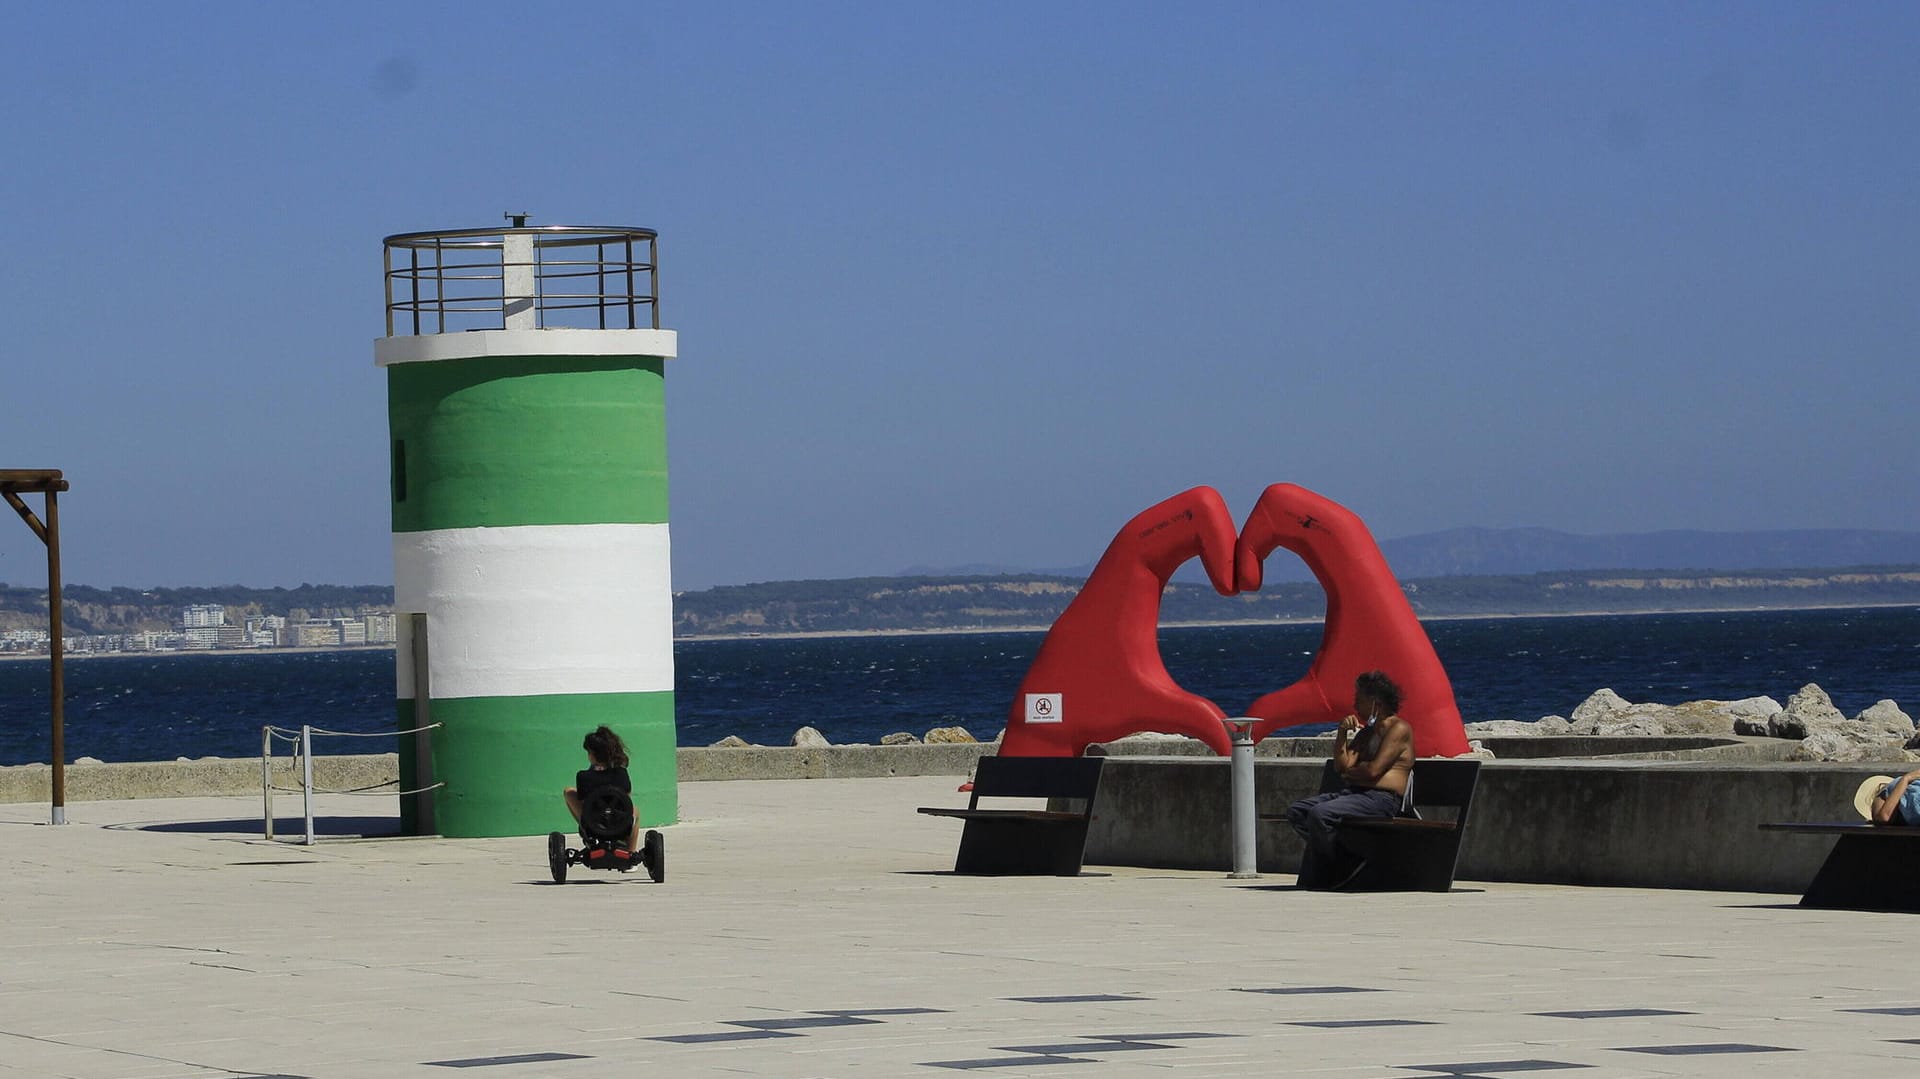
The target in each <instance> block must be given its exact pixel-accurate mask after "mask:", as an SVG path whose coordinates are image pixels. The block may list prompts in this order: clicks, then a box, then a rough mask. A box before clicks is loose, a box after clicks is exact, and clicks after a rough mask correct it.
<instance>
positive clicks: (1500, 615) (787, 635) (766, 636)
mask: <svg viewBox="0 0 1920 1079" xmlns="http://www.w3.org/2000/svg"><path fill="white" fill-rule="evenodd" d="M1900 607H1920V600H1899V601H1887V602H1878V603H1804V604H1794V605H1787V604H1762V605H1754V606H1747V607H1644V608H1633V609H1607V610H1591V611H1496V612H1469V613H1454V614H1423V615H1420V621H1422V622H1467V621H1497V620H1501V619H1519V618H1640V617H1645V616H1648V615H1662V614H1754V613H1758V612H1760V611H1845V610H1885V609H1892V608H1900ZM1322 621H1323V619H1321V618H1236V619H1203V620H1199V621H1181V622H1162V623H1160V628H1161V629H1208V628H1214V627H1231V626H1298V625H1315V624H1318V623H1320V622H1322ZM1051 628H1052V625H1051V623H1048V624H1040V625H1009V626H926V627H913V628H897V629H820V630H766V631H754V632H744V633H692V634H683V635H678V636H675V637H674V638H673V639H674V641H675V642H680V641H698V642H703V643H704V642H709V641H801V640H819V639H823V638H835V637H946V636H961V635H973V634H985V633H1045V632H1046V631H1047V630H1049V629H1051ZM391 651H393V645H391V644H368V645H323V646H319V647H313V648H206V649H185V650H172V651H157V652H68V653H67V655H66V658H67V660H68V661H70V662H71V661H78V660H88V659H165V658H170V657H175V656H179V657H204V656H273V655H313V654H327V653H335V652H391ZM46 658H47V656H46V654H45V653H41V654H39V655H26V654H23V653H13V652H8V653H0V663H8V662H20V661H30V660H45V659H46Z"/></svg>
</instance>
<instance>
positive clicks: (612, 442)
mask: <svg viewBox="0 0 1920 1079" xmlns="http://www.w3.org/2000/svg"><path fill="white" fill-rule="evenodd" d="M664 369H665V362H664V361H663V360H661V359H659V358H657V357H642V356H610V357H594V356H514V357H474V358H469V359H460V360H450V361H441V362H435V363H402V364H394V365H392V366H389V367H388V368H387V409H388V422H389V425H390V429H391V431H392V435H393V439H394V463H393V469H394V474H393V484H394V490H393V496H394V497H393V530H394V531H395V532H420V531H428V530H434V529H446V528H473V527H499V526H504V525H540V524H614V523H624V524H660V523H664V522H665V521H666V520H667V436H666V395H665V370H664Z"/></svg>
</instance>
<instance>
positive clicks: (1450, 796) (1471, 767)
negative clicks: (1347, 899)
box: [1260, 757, 1480, 892]
mask: <svg viewBox="0 0 1920 1079" xmlns="http://www.w3.org/2000/svg"><path fill="white" fill-rule="evenodd" d="M1479 781H1480V762H1479V761H1478V760H1474V759H1471V758H1469V759H1465V760H1457V759H1453V758H1446V757H1429V758H1422V759H1420V760H1416V761H1414V762H1413V774H1412V779H1411V785H1410V786H1409V788H1408V790H1407V801H1406V804H1405V805H1404V807H1403V810H1402V815H1401V816H1397V817H1362V818H1357V819H1350V820H1345V821H1342V822H1340V845H1341V846H1343V847H1346V848H1347V849H1348V850H1350V851H1352V852H1353V853H1354V854H1356V855H1358V856H1359V857H1360V859H1361V860H1362V862H1364V863H1365V864H1364V865H1362V866H1361V868H1360V872H1359V873H1358V874H1357V875H1356V876H1355V877H1354V878H1353V879H1352V880H1350V881H1348V882H1347V883H1346V885H1344V887H1345V888H1346V889H1347V890H1351V891H1368V892H1393V891H1421V892H1444V891H1447V890H1449V889H1451V888H1452V887H1453V874H1454V870H1455V868H1456V867H1457V866H1458V865H1459V862H1460V842H1461V840H1463V839H1464V838H1466V833H1467V811H1468V809H1470V808H1471V807H1472V805H1473V789H1474V786H1475V785H1476V784H1477V783H1478V782H1479ZM1346 786H1347V781H1346V780H1345V779H1343V778H1341V776H1340V772H1339V771H1338V770H1337V769H1336V768H1334V766H1333V762H1332V761H1328V762H1327V765H1326V767H1325V768H1324V769H1322V770H1321V773H1320V793H1322V794H1329V793H1332V792H1333V791H1338V790H1344V789H1346ZM1260 819H1261V820H1262V821H1285V820H1286V819H1287V818H1286V817H1284V816H1279V817H1261V818H1260Z"/></svg>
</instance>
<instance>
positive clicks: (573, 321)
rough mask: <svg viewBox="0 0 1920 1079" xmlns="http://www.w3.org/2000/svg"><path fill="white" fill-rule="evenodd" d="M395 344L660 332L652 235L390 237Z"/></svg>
mask: <svg viewBox="0 0 1920 1079" xmlns="http://www.w3.org/2000/svg"><path fill="white" fill-rule="evenodd" d="M385 262H386V291H387V336H388V337H394V336H404V335H418V334H438V333H458V332H463V331H467V330H500V329H520V328H526V329H563V328H569V329H601V330H614V329H626V330H637V329H654V330H657V329H659V328H660V241H659V237H658V236H657V235H656V234H655V233H654V231H653V230H652V229H641V228H627V227H617V226H607V227H601V226H582V225H544V226H525V227H515V228H505V229H454V230H450V231H445V232H404V233H399V234H396V235H393V236H389V237H387V238H386V255H385Z"/></svg>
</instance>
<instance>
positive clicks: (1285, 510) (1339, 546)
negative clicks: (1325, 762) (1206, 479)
mask: <svg viewBox="0 0 1920 1079" xmlns="http://www.w3.org/2000/svg"><path fill="white" fill-rule="evenodd" d="M1275 547H1285V548H1287V549H1288V550H1290V551H1293V552H1294V553H1295V554H1298V555H1299V556H1300V557H1301V558H1302V559H1304V560H1305V561H1306V563H1307V566H1308V568H1310V569H1311V570H1312V571H1313V574H1314V576H1315V577H1316V578H1317V579H1318V580H1319V581H1320V586H1321V587H1322V588H1324V589H1325V590H1326V593H1327V621H1326V630H1325V632H1324V634H1323V635H1322V637H1321V643H1320V650H1319V652H1318V653H1317V654H1316V655H1315V656H1314V661H1313V666H1312V667H1311V668H1310V669H1309V670H1308V672H1307V675H1306V677H1304V678H1302V679H1300V681H1298V682H1295V683H1294V684H1293V685H1291V686H1288V687H1287V688H1286V689H1283V690H1279V691H1278V692H1275V693H1269V694H1267V695H1265V696H1263V697H1261V698H1260V699H1259V700H1256V701H1254V702H1253V704H1252V705H1250V706H1249V707H1248V709H1247V713H1246V714H1247V715H1250V716H1253V717H1256V718H1258V719H1260V720H1261V721H1262V722H1260V723H1259V724H1258V725H1256V726H1255V728H1254V737H1255V738H1264V737H1265V736H1266V735H1267V734H1269V733H1271V732H1272V731H1273V730H1275V729H1277V728H1280V727H1290V726H1299V725H1301V724H1308V723H1334V722H1338V721H1339V720H1340V718H1341V717H1343V716H1345V715H1346V714H1347V713H1348V712H1349V711H1350V710H1351V709H1350V707H1349V704H1350V701H1351V699H1352V695H1353V680H1354V678H1355V677H1356V676H1357V675H1359V674H1361V673H1362V672H1364V671H1370V670H1382V671H1385V672H1386V673H1387V674H1388V675H1389V676H1390V677H1392V678H1393V680H1394V681H1395V682H1396V683H1398V684H1399V686H1400V688H1401V690H1402V692H1403V694H1404V696H1405V701H1404V704H1403V706H1402V708H1401V712H1400V714H1401V717H1402V718H1404V719H1406V720H1407V722H1408V724H1409V725H1410V726H1412V728H1413V733H1414V747H1415V749H1416V750H1417V751H1418V752H1419V753H1421V754H1422V755H1425V756H1457V755H1458V754H1461V753H1465V752H1467V750H1468V746H1467V738H1466V731H1465V730H1464V728H1463V727H1462V726H1461V723H1460V710H1459V708H1458V706H1456V705H1455V704H1454V700H1453V687H1452V684H1451V683H1449V682H1448V681H1447V673H1446V670H1445V669H1444V668H1443V667H1442V666H1441V665H1440V657H1439V656H1437V655H1435V654H1434V651H1433V644H1432V642H1430V641H1429V640H1428V639H1427V634H1426V631H1425V630H1424V629H1422V628H1421V626H1420V620H1419V619H1418V618H1416V617H1415V616H1414V613H1413V607H1412V605H1411V604H1409V603H1408V602H1407V598H1406V595H1405V593H1403V592H1402V591H1401V590H1400V585H1399V582H1398V581H1396V580H1395V578H1394V576H1393V572H1392V571H1391V570H1390V569H1388V567H1387V560H1386V557H1385V556H1384V555H1382V554H1381V553H1380V547H1379V544H1378V543H1376V542H1375V541H1374V539H1373V536H1372V534H1371V533H1369V532H1368V531H1367V527H1366V525H1365V524H1363V523H1361V521H1360V518H1359V517H1358V516H1356V515H1354V514H1353V513H1352V512H1351V511H1350V510H1348V509H1346V508H1345V507H1344V506H1341V505H1339V504H1338V503H1335V502H1333V501H1331V500H1329V499H1326V498H1323V497H1321V496H1320V495H1317V494H1314V493H1313V492H1312V491H1309V490H1307V489H1306V488H1304V487H1299V486H1295V485H1293V484H1288V483H1279V484H1274V485H1273V486H1271V487H1269V488H1267V489H1266V491H1265V492H1264V493H1263V494H1262V495H1261V496H1260V501H1259V503H1258V504H1256V505H1255V506H1254V509H1253V512H1252V513H1251V514H1249V515H1248V516H1247V522H1246V525H1245V526H1244V527H1243V528H1241V529H1240V531H1239V533H1238V534H1237V536H1236V534H1235V532H1234V530H1233V518H1232V517H1231V516H1230V515H1229V514H1228V512H1227V506H1226V502H1225V501H1224V500H1223V499H1221V497H1220V494H1219V492H1217V491H1215V490H1214V489H1213V488H1211V487H1195V488H1193V489H1192V490H1189V491H1183V492H1181V493H1180V494H1178V495H1175V496H1174V497H1172V498H1169V499H1167V500H1166V501H1165V502H1161V503H1159V504H1158V505H1155V506H1153V507H1152V508H1150V509H1148V510H1146V511H1145V512H1143V513H1141V514H1140V515H1139V516H1137V517H1135V518H1133V520H1131V521H1128V522H1127V524H1126V527H1124V528H1122V529H1121V530H1120V533H1119V534H1118V535H1116V536H1115V537H1114V539H1113V542H1112V543H1111V544H1109V545H1108V547H1107V550H1106V553H1105V554H1103V555H1102V556H1101V558H1100V562H1099V564H1098V565H1096V566H1095V567H1094V569H1093V573H1092V575H1091V576H1089V577H1088V578H1087V583H1086V584H1085V586H1083V587H1082V588H1081V590H1080V593H1079V595H1077V596H1075V597H1074V600H1073V602H1072V603H1070V604H1068V605H1067V609H1066V610H1065V611H1063V612H1062V613H1061V615H1060V617H1059V618H1058V619H1057V620H1056V621H1055V622H1054V624H1053V628H1052V629H1051V630H1049V631H1048V632H1047V636H1046V639H1045V640H1043V641H1042V642H1041V644H1040V651H1039V653H1038V654H1037V655H1036V656H1035V657H1034V660H1033V665H1032V666H1031V667H1030V668H1028V670H1027V674H1026V677H1025V678H1023V679H1021V682H1020V691H1019V693H1018V694H1017V695H1016V696H1015V697H1014V700H1013V703H1012V705H1011V706H1010V707H1009V708H1008V711H1007V730H1006V734H1005V736H1004V738H1003V740H1002V742H1001V747H1000V752H1001V753H1002V754H1004V755H1007V756H1033V757H1044V756H1077V755H1078V754H1080V753H1081V752H1083V751H1084V750H1085V749H1086V747H1087V746H1089V745H1092V744H1093V743H1096V742H1106V741H1112V740H1113V739H1115V738H1121V737H1124V736H1126V735H1129V734H1137V733H1139V732H1142V731H1160V732H1163V733H1167V734H1184V735H1188V736H1190V737H1193V738H1197V739H1199V740H1200V741H1202V742H1204V743H1206V744H1207V745H1208V746H1209V747H1211V748H1212V749H1213V751H1214V752H1215V753H1219V754H1222V755H1224V754H1226V753H1228V752H1230V751H1231V749H1232V743H1231V741H1230V740H1229V739H1228V737H1227V733H1226V729H1225V727H1224V726H1223V725H1222V724H1221V722H1220V721H1221V719H1222V718H1224V717H1225V715H1226V713H1225V712H1223V711H1221V709H1220V707H1219V706H1218V705H1216V704H1214V703H1213V702H1212V701H1210V700H1207V699H1206V698H1205V697H1201V696H1199V695H1197V694H1193V693H1189V692H1187V691H1186V690H1184V689H1181V688H1180V686H1179V685H1178V684H1177V683H1175V682H1174V680H1173V677H1172V676H1171V675H1170V674H1168V673H1167V669H1166V664H1165V662H1164V661H1162V660H1161V658H1160V643H1159V637H1158V631H1159V625H1160V594H1161V592H1162V590H1164V589H1165V587H1166V583H1167V579H1168V578H1169V577H1171V576H1172V575H1173V571H1174V570H1175V569H1177V568H1179V566H1180V564H1181V563H1183V562H1185V561H1186V560H1187V559H1189V558H1192V557H1194V556H1195V555H1198V556H1199V558H1200V561H1201V564H1202V565H1204V566H1205V567H1206V570H1207V576H1208V577H1209V578H1210V579H1211V580H1212V581H1213V586H1214V588H1215V589H1216V590H1218V591H1219V592H1220V593H1221V594H1222V595H1229V596H1230V595H1234V594H1236V593H1237V592H1240V591H1243V590H1244V591H1253V590H1257V589H1258V588H1259V587H1260V583H1261V577H1262V561H1263V560H1264V559H1265V558H1266V556H1267V555H1268V554H1269V553H1271V552H1272V551H1273V549H1274V548H1275ZM1228 548H1232V550H1233V561H1232V564H1231V565H1229V564H1228V563H1227V561H1226V555H1225V552H1226V551H1227V549H1228Z"/></svg>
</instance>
